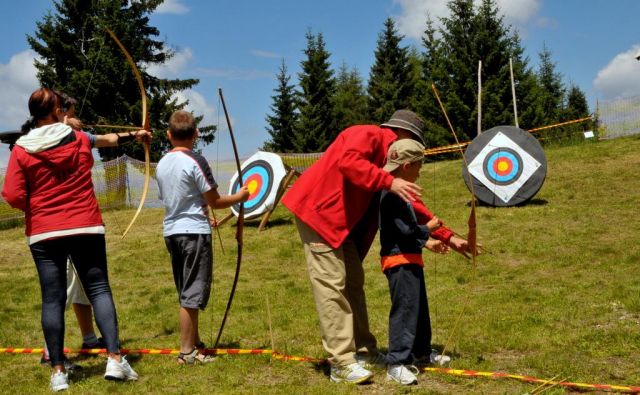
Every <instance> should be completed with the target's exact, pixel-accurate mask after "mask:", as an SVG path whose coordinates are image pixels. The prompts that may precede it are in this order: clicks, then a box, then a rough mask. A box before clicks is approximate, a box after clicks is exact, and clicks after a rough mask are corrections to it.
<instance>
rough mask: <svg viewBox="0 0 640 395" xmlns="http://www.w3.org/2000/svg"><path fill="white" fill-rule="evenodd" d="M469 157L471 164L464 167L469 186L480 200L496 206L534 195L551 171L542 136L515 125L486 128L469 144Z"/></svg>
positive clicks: (467, 154)
mask: <svg viewBox="0 0 640 395" xmlns="http://www.w3.org/2000/svg"><path fill="white" fill-rule="evenodd" d="M465 158H466V159H467V163H469V168H468V169H466V168H465V167H464V165H463V169H462V170H463V178H464V181H465V183H466V184H467V188H469V190H473V192H474V194H475V196H476V198H478V200H480V201H482V202H483V203H486V204H489V205H492V206H513V205H516V204H520V203H523V202H525V201H527V200H529V199H531V198H532V197H533V196H534V195H535V194H536V193H537V192H538V191H539V190H540V188H541V187H542V184H543V183H544V179H545V177H546V173H547V160H546V157H545V155H544V151H543V149H542V146H541V145H540V143H539V142H538V140H536V139H535V138H534V137H533V136H531V134H530V133H529V132H526V131H524V130H522V129H519V128H516V127H513V126H498V127H495V128H492V129H489V130H487V131H485V132H483V133H482V134H480V135H479V136H478V137H476V138H475V139H474V140H473V141H472V142H471V144H469V147H468V148H467V150H466V152H465ZM469 175H471V176H473V177H469ZM470 182H473V188H471V185H470Z"/></svg>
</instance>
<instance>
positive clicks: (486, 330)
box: [0, 137, 640, 394]
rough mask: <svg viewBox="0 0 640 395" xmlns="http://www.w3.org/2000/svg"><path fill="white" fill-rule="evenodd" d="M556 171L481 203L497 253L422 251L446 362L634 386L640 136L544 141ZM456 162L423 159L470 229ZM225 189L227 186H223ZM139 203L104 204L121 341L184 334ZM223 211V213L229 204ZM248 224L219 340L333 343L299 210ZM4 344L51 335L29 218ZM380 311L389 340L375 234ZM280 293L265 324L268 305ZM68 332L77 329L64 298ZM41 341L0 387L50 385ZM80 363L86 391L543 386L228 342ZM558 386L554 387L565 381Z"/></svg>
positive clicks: (8, 257)
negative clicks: (107, 372) (511, 194)
mask: <svg viewBox="0 0 640 395" xmlns="http://www.w3.org/2000/svg"><path fill="white" fill-rule="evenodd" d="M546 154H547V159H548V168H549V170H548V175H547V180H546V181H545V184H544V186H543V187H542V189H541V190H540V192H539V193H538V194H537V195H536V197H535V198H534V199H533V200H532V201H531V202H530V203H529V204H527V205H525V206H523V207H515V208H489V207H478V210H477V215H478V220H477V223H478V225H477V226H478V236H479V239H480V241H481V242H482V244H483V245H484V246H485V247H486V249H487V250H489V251H490V252H491V253H490V254H485V255H482V256H480V257H478V266H477V269H475V270H474V269H473V268H472V266H471V265H470V264H469V262H468V261H467V260H465V259H463V258H462V257H460V256H458V255H455V254H451V255H449V256H435V255H433V254H429V255H426V257H425V261H426V277H427V283H428V284H427V285H428V292H429V300H430V305H431V310H432V311H431V312H432V319H433V329H434V339H433V341H434V345H435V346H436V347H442V345H443V344H444V343H445V342H446V340H447V338H448V337H449V336H450V335H451V333H452V328H453V326H454V323H455V322H456V320H457V318H458V316H460V312H461V310H462V306H463V304H465V300H467V299H468V303H467V307H466V308H465V309H464V314H463V315H462V317H461V318H460V324H459V328H458V329H457V330H456V331H455V332H454V333H453V335H452V339H453V340H452V342H451V345H450V347H449V348H450V350H451V353H452V354H453V358H454V359H453V361H452V363H451V367H454V368H460V369H472V370H480V371H502V372H509V373H514V374H523V375H531V376H536V377H540V378H546V379H549V378H552V377H557V378H558V379H565V380H567V381H574V382H585V383H606V384H621V385H623V384H624V385H636V386H637V385H640V363H639V361H640V281H639V280H640V275H639V274H638V264H639V263H640V246H639V243H638V240H640V221H639V220H638V202H640V179H639V178H638V169H640V139H639V138H638V137H635V138H621V139H617V140H611V141H603V142H598V143H593V144H582V145H577V146H571V147H554V148H547V149H546ZM460 165H461V164H460V161H459V160H456V161H447V162H439V163H436V164H427V165H425V166H424V168H423V172H422V176H421V180H420V182H421V183H422V185H423V187H424V196H425V198H426V199H425V200H426V203H427V205H428V206H429V207H430V208H431V209H432V210H433V211H434V212H435V213H436V214H437V215H438V216H439V217H440V218H442V219H443V220H444V221H445V222H446V223H447V224H448V225H450V226H452V227H453V228H454V229H456V230H457V231H458V232H460V233H465V232H466V220H467V217H468V214H469V207H468V202H469V200H470V196H469V193H468V191H467V190H466V187H465V186H464V183H463V181H462V179H461V175H460ZM223 192H226V191H223ZM132 214H133V210H127V211H109V212H106V213H104V217H105V221H106V223H107V226H108V233H109V235H108V237H107V243H108V245H107V248H108V254H109V266H110V278H111V284H112V288H113V292H114V297H115V301H116V307H117V309H118V313H119V320H120V333H121V338H122V342H123V347H126V348H132V349H134V348H176V347H177V345H178V321H177V318H178V317H177V312H178V306H177V301H176V292H175V290H174V287H173V282H172V277H171V270H170V264H169V259H168V255H167V252H166V249H165V247H164V242H163V239H162V211H161V210H159V209H146V210H144V211H143V212H142V214H141V215H140V218H139V219H138V222H137V223H136V225H134V227H133V228H132V230H131V232H130V233H129V235H128V236H127V238H126V239H124V240H121V239H120V236H119V235H120V234H121V233H122V231H123V230H124V227H125V226H126V225H127V223H128V221H129V219H130V218H131V215H132ZM225 214H226V213H223V212H219V213H218V214H217V215H218V217H219V218H221V217H222V216H224V215H225ZM257 225H258V222H257V221H251V222H249V223H247V225H246V226H245V235H244V240H245V242H244V252H243V256H244V257H243V266H242V273H241V276H240V281H239V284H238V289H237V292H236V297H235V300H234V304H233V307H232V310H231V313H230V316H229V319H228V321H227V326H226V329H225V333H224V335H223V338H222V345H221V346H222V347H225V348H227V347H228V348H243V349H251V348H269V349H270V348H271V347H272V340H271V338H272V337H273V345H274V347H275V349H277V350H278V351H280V352H283V353H288V354H292V355H298V356H313V357H324V356H325V355H324V353H323V350H322V346H321V342H320V336H319V329H318V323H317V317H316V313H315V307H314V304H313V301H312V296H311V292H310V288H309V283H308V279H307V274H306V269H305V268H306V265H305V263H304V259H303V252H302V247H301V244H300V241H299V238H298V235H297V232H296V229H295V225H294V223H293V219H292V216H291V214H290V213H289V212H288V211H286V209H284V208H283V207H280V208H279V209H278V210H277V211H276V212H275V214H274V215H273V216H272V220H271V222H270V227H269V228H268V229H266V230H265V231H262V232H258V231H257ZM234 233H235V227H233V226H231V225H225V226H224V227H223V228H222V237H223V239H224V248H225V252H226V253H225V255H222V254H221V252H220V248H219V245H218V242H217V238H216V257H215V260H216V263H215V278H214V291H213V294H212V299H211V303H210V306H209V308H208V309H207V310H206V311H205V312H204V313H203V314H202V320H201V325H200V328H201V332H202V335H203V338H204V340H205V341H206V342H207V343H208V344H211V343H212V342H213V338H214V337H215V335H216V331H217V329H218V327H219V324H220V320H221V318H222V315H223V313H224V308H225V305H226V302H227V297H228V293H229V290H230V286H231V282H232V279H233V273H234V270H235V259H236V255H235V252H236V248H235V240H234ZM0 242H1V243H2V253H1V255H0V295H1V297H2V300H3V307H2V309H0V323H1V324H0V347H41V346H42V332H41V328H40V318H39V317H40V295H39V287H38V282H37V275H36V271H35V267H34V264H33V262H32V259H31V255H30V253H29V250H28V248H27V246H26V245H25V240H24V236H23V229H22V228H21V227H20V228H14V229H9V230H2V231H0ZM364 265H365V267H366V291H367V297H368V306H369V315H370V324H371V327H372V330H373V332H374V334H376V335H377V337H378V340H379V344H380V346H381V347H382V348H385V347H386V342H387V315H388V310H389V296H388V289H387V284H386V278H385V277H384V275H383V274H382V273H381V272H380V268H379V263H378V260H377V242H376V244H374V248H373V249H372V251H371V253H370V254H369V257H368V258H367V260H366V261H365V263H364ZM267 303H269V304H270V306H271V309H270V310H271V327H272V331H270V330H269V319H268V314H267ZM67 321H68V323H67V346H68V347H72V348H77V347H78V346H79V345H80V343H81V338H80V336H79V331H78V329H77V325H76V323H75V318H74V317H73V314H72V313H71V312H68V313H67ZM39 358H40V357H39V355H9V354H0V368H1V369H2V374H0V391H2V392H8V393H46V392H48V383H49V370H48V369H46V368H44V367H42V366H40V365H39V363H38V361H39ZM71 358H72V359H74V360H75V361H76V362H79V363H81V364H82V365H84V367H85V369H84V370H83V371H82V373H80V374H76V375H75V376H72V386H71V391H72V392H78V393H110V392H116V393H232V392H237V393H310V394H326V393H367V394H369V393H375V394H383V393H385V394H386V393H450V394H461V393H484V394H523V393H525V392H527V391H533V390H534V388H535V387H536V386H537V385H534V384H528V383H522V382H518V381H514V380H508V379H502V380H494V379H487V378H477V379H471V378H461V377H454V376H447V375H442V374H437V373H425V374H422V375H420V377H419V381H420V382H419V385H417V386H413V387H410V388H407V387H401V386H399V385H395V384H393V383H388V382H386V380H385V374H384V372H378V373H377V375H376V377H375V378H374V381H373V383H372V384H370V385H365V386H358V387H353V386H349V385H344V384H331V383H330V382H329V379H328V377H327V376H326V372H325V370H324V369H323V368H322V367H321V366H315V365H313V364H311V363H307V362H283V361H276V360H270V358H269V357H268V356H251V355H242V356H225V357H219V358H218V361H216V363H214V364H211V365H206V366H192V367H182V366H177V365H176V363H175V361H174V359H175V358H174V357H172V356H166V355H142V356H139V355H132V356H130V360H131V361H132V365H133V366H134V368H135V369H136V371H137V372H138V373H139V374H140V381H139V382H136V383H111V382H107V381H105V380H104V379H103V378H102V374H103V373H104V360H103V358H102V357H95V356H94V357H82V356H75V355H71ZM566 392H568V391H567V390H565V389H562V388H559V387H554V388H551V389H549V390H547V391H544V394H561V393H566Z"/></svg>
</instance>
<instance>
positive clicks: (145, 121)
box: [105, 29, 151, 238]
mask: <svg viewBox="0 0 640 395" xmlns="http://www.w3.org/2000/svg"><path fill="white" fill-rule="evenodd" d="M105 30H106V31H107V33H109V36H111V38H112V39H113V41H115V42H116V44H118V47H119V48H120V50H121V51H122V53H123V54H124V57H125V58H126V59H127V63H129V65H130V66H131V69H132V70H133V75H134V76H135V77H136V81H137V82H138V88H139V89H140V96H141V97H142V123H141V125H142V129H144V130H149V129H150V128H149V113H148V109H147V94H146V91H145V89H144V83H143V82H142V74H141V73H140V70H138V66H136V62H134V61H133V58H132V57H131V55H130V54H129V52H128V51H127V49H126V48H125V47H124V45H122V43H121V42H120V40H118V37H116V35H115V33H114V32H113V31H111V30H110V29H105ZM142 145H143V147H144V187H143V189H142V196H141V197H140V204H139V205H138V209H137V210H136V213H135V214H134V215H133V218H132V219H131V222H129V225H128V226H127V228H126V229H125V231H124V233H123V234H122V238H124V237H125V236H126V235H127V233H128V232H129V229H131V226H133V223H134V222H135V221H136V219H137V218H138V215H140V211H142V207H143V206H144V201H145V199H146V198H147V192H148V191H149V180H150V178H151V158H150V147H149V142H148V141H144V142H143V144H142Z"/></svg>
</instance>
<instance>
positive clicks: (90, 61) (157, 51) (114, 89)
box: [27, 0, 214, 160]
mask: <svg viewBox="0 0 640 395" xmlns="http://www.w3.org/2000/svg"><path fill="white" fill-rule="evenodd" d="M161 3H162V0H140V1H135V2H130V1H128V0H114V1H112V0H58V1H55V2H54V7H55V11H54V12H53V13H52V12H49V13H48V14H46V15H45V16H44V18H43V20H42V21H40V22H37V23H36V25H37V29H36V31H35V33H34V35H33V36H28V37H27V40H28V42H29V45H30V46H31V48H32V49H33V50H34V51H35V52H36V53H38V55H39V56H40V58H41V59H42V61H38V62H36V68H37V70H38V79H39V80H40V83H41V84H42V85H43V86H47V87H51V88H53V89H58V90H61V91H63V92H65V93H67V94H69V95H71V96H73V97H75V98H76V99H77V100H78V101H79V104H78V108H77V109H76V115H78V117H79V118H80V119H81V120H82V121H83V122H84V123H85V124H112V125H127V126H142V125H140V120H141V98H140V92H139V89H138V85H137V82H136V80H135V77H134V74H133V72H132V70H131V66H130V65H129V64H127V63H126V61H125V57H124V55H123V54H122V52H121V51H120V49H119V48H118V47H117V45H116V43H115V42H114V41H113V40H112V39H111V38H110V37H109V36H108V35H107V33H106V30H105V29H107V28H108V29H110V30H112V31H113V32H114V33H115V35H116V36H117V37H118V38H119V40H120V41H121V42H122V43H123V45H124V46H125V48H127V50H128V52H129V53H130V54H131V57H132V58H133V59H134V61H135V62H136V64H137V67H138V69H139V70H140V72H141V74H142V78H143V81H144V86H145V90H146V93H147V95H148V108H149V120H150V123H151V127H152V128H153V129H154V130H160V131H162V132H161V133H155V134H154V136H153V137H154V138H153V143H152V148H151V153H152V160H158V159H159V158H160V156H161V155H162V153H163V152H165V151H166V150H168V149H169V148H170V147H169V143H168V142H167V140H166V137H165V133H164V130H166V128H167V120H168V118H169V115H170V114H171V113H172V112H173V111H175V110H177V109H182V108H183V107H184V106H185V105H186V103H177V102H176V101H175V100H173V99H172V96H173V95H174V94H175V93H177V92H179V91H182V90H185V89H189V88H191V87H193V86H194V85H195V84H197V83H198V80H197V79H172V80H168V79H161V78H156V77H154V76H152V75H149V74H148V73H147V72H146V69H147V67H148V66H149V65H155V64H162V63H164V62H166V61H167V60H169V59H170V58H171V57H172V56H173V55H174V52H173V51H171V50H169V49H166V48H165V43H164V42H162V41H159V40H157V39H156V37H157V36H158V35H159V34H160V33H159V31H158V29H157V28H155V27H153V26H150V25H149V16H148V15H149V14H150V13H152V12H153V11H154V10H155V9H156V8H157V7H158V5H160V4H161ZM112 131H113V130H111V129H110V130H97V132H98V133H109V132H112ZM213 131H214V127H201V128H200V132H201V137H202V140H203V142H204V143H205V144H206V143H208V142H211V141H212V140H213ZM123 153H126V154H128V155H130V156H133V157H136V158H139V159H142V158H143V150H142V146H141V145H139V144H127V145H124V146H122V147H116V148H108V149H101V150H100V154H101V156H102V159H103V160H109V159H112V158H114V157H117V156H120V155H122V154H123Z"/></svg>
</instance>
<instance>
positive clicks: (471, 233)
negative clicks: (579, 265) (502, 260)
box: [431, 83, 478, 355]
mask: <svg viewBox="0 0 640 395" xmlns="http://www.w3.org/2000/svg"><path fill="white" fill-rule="evenodd" d="M431 88H432V89H433V93H434V94H435V96H436V99H437V100H438V103H439V104H440V109H441V110H442V113H443V114H444V117H445V119H446V120H447V124H448V125H449V129H450V130H451V133H452V134H453V137H454V139H455V141H456V145H457V146H458V150H459V152H460V155H462V160H463V162H464V165H465V167H466V168H467V170H468V169H469V163H467V158H466V157H465V156H464V151H463V150H462V146H461V145H460V141H459V140H458V135H457V134H456V131H455V129H454V128H453V126H452V125H451V121H450V120H449V116H448V115H447V111H446V110H445V108H444V105H443V104H442V100H440V95H439V94H438V89H436V85H435V84H433V83H432V84H431ZM467 176H468V177H469V179H468V181H469V182H468V185H469V189H470V192H471V212H470V213H469V219H468V221H467V227H468V233H467V243H468V245H469V252H470V253H471V263H472V264H473V270H474V272H475V270H476V267H477V264H476V256H478V246H477V230H476V194H475V191H474V188H473V179H472V178H471V173H470V172H469V171H467ZM468 304H469V295H468V294H467V296H466V297H465V300H464V303H463V305H462V311H461V312H460V315H459V316H458V318H457V319H456V322H455V324H454V325H453V329H452V331H451V333H450V334H449V338H448V339H447V341H446V342H445V344H444V346H443V348H442V355H445V353H446V351H447V349H448V348H449V344H450V342H451V340H452V338H453V335H454V334H455V333H456V330H457V329H458V324H459V323H460V320H461V318H462V316H463V314H464V312H465V310H466V308H467V305H468Z"/></svg>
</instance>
